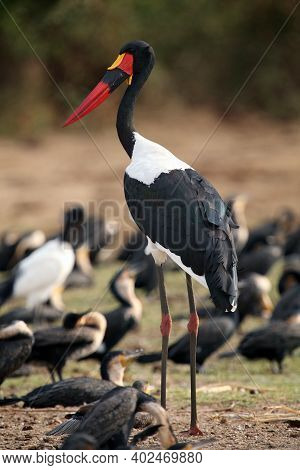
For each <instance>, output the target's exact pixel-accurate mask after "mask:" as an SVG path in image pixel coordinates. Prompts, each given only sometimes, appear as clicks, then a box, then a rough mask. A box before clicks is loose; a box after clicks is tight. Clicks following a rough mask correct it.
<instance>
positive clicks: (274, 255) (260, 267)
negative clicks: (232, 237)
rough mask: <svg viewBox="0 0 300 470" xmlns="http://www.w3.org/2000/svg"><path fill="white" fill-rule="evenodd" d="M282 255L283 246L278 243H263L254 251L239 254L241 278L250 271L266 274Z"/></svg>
mask: <svg viewBox="0 0 300 470" xmlns="http://www.w3.org/2000/svg"><path fill="white" fill-rule="evenodd" d="M281 257H282V248H281V247H280V246H277V245H263V246H260V247H258V248H256V249H255V250H253V251H250V252H245V253H244V252H243V253H241V254H240V256H239V264H238V273H239V278H240V279H241V278H243V277H244V276H245V275H247V274H249V273H258V274H262V275H266V274H267V273H268V271H269V270H270V269H271V267H272V266H273V264H274V263H276V261H278V260H279V259H280V258H281Z"/></svg>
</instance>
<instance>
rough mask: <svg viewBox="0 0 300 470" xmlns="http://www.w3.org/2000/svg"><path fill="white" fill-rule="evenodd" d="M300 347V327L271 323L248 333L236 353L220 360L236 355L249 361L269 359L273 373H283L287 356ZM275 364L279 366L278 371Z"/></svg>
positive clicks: (229, 353)
mask: <svg viewBox="0 0 300 470" xmlns="http://www.w3.org/2000/svg"><path fill="white" fill-rule="evenodd" d="M298 347H300V326H299V325H289V324H287V323H284V322H274V323H270V324H268V325H267V326H265V327H263V328H258V329H255V330H253V331H250V332H249V333H247V334H246V335H245V336H244V337H243V339H242V340H241V342H240V344H239V345H238V347H237V349H236V351H233V352H228V353H223V354H221V355H220V356H219V357H220V358H222V359H223V358H229V357H233V356H234V355H235V354H236V353H239V354H241V355H242V356H244V357H245V358H247V359H250V360H256V359H268V360H269V361H270V362H271V363H272V364H273V367H272V371H273V372H277V371H278V372H282V362H283V360H284V358H285V356H286V355H287V354H291V353H292V352H293V351H294V349H296V348H298ZM274 363H276V364H277V366H278V368H277V371H276V370H275V367H274Z"/></svg>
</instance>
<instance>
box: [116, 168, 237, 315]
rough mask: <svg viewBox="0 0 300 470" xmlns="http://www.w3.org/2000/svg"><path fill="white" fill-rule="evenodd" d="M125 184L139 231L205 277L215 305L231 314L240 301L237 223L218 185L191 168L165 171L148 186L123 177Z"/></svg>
mask: <svg viewBox="0 0 300 470" xmlns="http://www.w3.org/2000/svg"><path fill="white" fill-rule="evenodd" d="M124 185H125V196H126V199H127V204H128V207H129V210H130V212H131V215H132V217H133V219H134V220H135V222H136V224H137V225H138V226H139V228H140V229H141V230H142V231H143V232H144V233H145V234H146V235H147V236H148V237H149V238H150V239H151V240H152V242H153V243H156V242H158V243H159V244H160V245H161V246H163V247H164V248H166V249H168V250H170V251H171V252H172V253H173V254H174V255H176V256H179V258H180V260H181V262H182V263H183V265H184V266H185V267H189V268H191V269H192V272H193V273H194V274H195V275H198V276H203V275H205V278H206V282H207V284H208V287H209V289H210V293H211V296H212V298H213V300H214V302H215V304H216V306H217V307H219V308H221V309H223V310H225V309H228V310H232V307H233V305H235V304H236V298H237V275H236V264H237V257H236V252H235V248H234V242H233V238H232V233H231V229H232V227H235V224H234V222H233V221H232V218H231V213H230V210H229V208H228V207H227V206H226V205H225V203H224V202H223V200H222V198H221V197H220V195H219V194H218V192H217V191H216V190H215V189H214V187H213V186H212V185H211V184H210V183H209V182H208V181H206V180H205V179H204V178H202V177H201V176H199V175H198V173H197V172H196V171H194V170H192V169H188V170H184V171H183V170H172V171H171V172H170V173H162V174H160V176H159V177H158V178H156V180H155V181H154V182H153V183H152V184H150V185H149V186H147V185H145V184H143V183H141V182H139V181H137V180H135V179H132V178H130V177H129V176H128V175H127V174H125V181H124Z"/></svg>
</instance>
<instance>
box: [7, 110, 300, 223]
mask: <svg viewBox="0 0 300 470" xmlns="http://www.w3.org/2000/svg"><path fill="white" fill-rule="evenodd" d="M89 119H92V120H93V123H95V122H97V119H98V120H99V121H100V114H98V115H97V113H94V115H93V116H92V118H89ZM89 119H86V121H85V123H86V125H87V127H88V128H89V123H90V122H91V121H89ZM108 121H109V122H108V123H107V122H106V127H105V128H104V129H103V130H97V129H96V130H94V129H93V130H91V131H89V135H88V133H87V132H86V131H85V130H83V129H81V128H80V127H78V129H77V130H74V129H72V128H66V129H62V130H60V131H59V132H57V133H56V134H52V135H48V136H47V137H44V138H43V139H41V140H40V141H39V142H36V143H29V142H28V143H25V142H20V141H19V142H16V141H11V140H4V139H1V140H0V154H1V166H0V168H1V171H0V198H1V200H2V204H1V208H0V211H1V212H0V230H3V229H6V228H8V227H11V228H14V229H21V228H22V229H23V228H31V227H36V226H37V225H38V226H39V228H46V229H47V228H49V227H51V228H53V227H55V226H56V225H57V223H58V219H59V216H58V214H59V210H61V209H62V208H63V205H64V203H65V202H66V201H69V202H74V201H78V202H82V203H83V204H85V205H86V206H87V205H88V204H90V206H91V207H92V209H94V208H95V207H98V206H99V202H101V201H102V202H103V201H105V200H106V201H107V200H108V201H110V200H113V201H118V202H120V203H121V205H122V207H123V203H124V196H123V187H122V181H123V174H124V169H125V167H126V165H127V164H128V157H127V155H126V154H125V152H124V151H123V149H122V148H121V145H120V144H119V141H118V139H117V136H116V131H115V124H114V117H112V118H111V119H109V120H108ZM136 121H137V123H138V124H139V125H138V128H139V130H140V131H141V133H143V135H145V136H146V137H148V138H150V139H152V140H154V141H157V142H159V143H160V144H162V145H164V146H165V147H167V148H168V149H169V150H171V151H172V152H173V153H174V154H175V155H177V156H178V157H180V158H182V159H183V160H185V161H187V162H189V163H190V164H192V165H193V166H194V167H195V168H196V169H197V170H198V171H199V172H200V173H202V174H203V175H204V176H206V177H207V178H208V179H209V180H210V181H211V182H212V183H213V184H214V185H215V186H216V187H217V188H218V190H219V192H220V193H221V194H222V196H224V197H226V196H229V195H232V194H234V193H238V192H245V193H247V194H248V196H249V198H250V201H249V207H248V211H247V214H248V218H249V220H251V221H256V220H260V219H262V218H263V217H266V216H270V215H273V214H275V213H276V212H277V211H278V210H279V209H280V208H282V207H286V206H289V207H292V208H294V209H296V210H297V209H298V204H299V197H300V185H299V184H298V183H299V170H300V159H299V151H300V135H299V132H298V131H299V126H298V125H297V124H295V123H294V124H284V123H281V124H280V123H274V122H269V121H264V120H262V119H259V118H257V117H256V118H254V117H249V118H243V119H240V120H235V121H232V120H228V119H227V120H225V121H223V123H222V124H221V126H220V127H219V128H218V130H217V131H216V132H214V129H215V126H216V124H217V122H218V116H216V115H213V114H211V113H208V112H205V113H204V112H201V111H196V110H187V109H182V108H176V107H175V108H172V109H168V110H166V111H165V112H163V113H162V112H161V113H159V114H157V115H156V114H155V113H154V114H153V115H152V116H151V118H149V117H148V116H147V117H146V116H144V115H143V114H142V115H140V116H138V117H137V119H136ZM99 127H100V126H99ZM201 149H202V150H201ZM199 152H200V156H199V157H198V159H197V156H198V155H199ZM102 207H103V204H102ZM121 211H123V209H121ZM117 212H118V210H117ZM125 212H126V211H125ZM122 215H123V213H122ZM114 217H117V218H119V213H117V214H115V215H114ZM121 218H122V216H121ZM37 221H38V222H37Z"/></svg>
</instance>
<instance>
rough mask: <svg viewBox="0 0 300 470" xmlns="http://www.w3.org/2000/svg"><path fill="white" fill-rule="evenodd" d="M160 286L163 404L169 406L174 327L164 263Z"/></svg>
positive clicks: (158, 271) (159, 279)
mask: <svg viewBox="0 0 300 470" xmlns="http://www.w3.org/2000/svg"><path fill="white" fill-rule="evenodd" d="M157 275H158V286H159V295H160V305H161V324H160V331H161V335H162V351H161V392H160V397H161V398H160V399H161V406H163V407H164V408H166V406H167V361H168V347H169V337H170V332H171V328H172V318H171V315H170V310H169V304H168V299H167V293H166V287H165V281H164V272H163V267H162V265H158V266H157Z"/></svg>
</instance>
